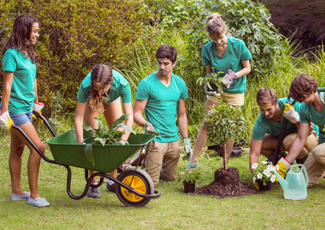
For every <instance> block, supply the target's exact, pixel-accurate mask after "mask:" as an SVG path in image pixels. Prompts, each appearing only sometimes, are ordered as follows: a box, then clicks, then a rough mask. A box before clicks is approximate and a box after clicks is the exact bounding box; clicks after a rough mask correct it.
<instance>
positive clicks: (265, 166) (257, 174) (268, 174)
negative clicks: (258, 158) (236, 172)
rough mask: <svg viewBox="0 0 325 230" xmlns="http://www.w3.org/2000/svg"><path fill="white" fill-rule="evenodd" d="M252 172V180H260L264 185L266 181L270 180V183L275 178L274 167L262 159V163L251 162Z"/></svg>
mask: <svg viewBox="0 0 325 230" xmlns="http://www.w3.org/2000/svg"><path fill="white" fill-rule="evenodd" d="M252 169H254V172H253V181H255V180H256V179H257V180H260V181H263V185H266V182H269V181H271V182H272V183H273V182H274V181H275V180H276V176H275V173H274V172H273V171H274V170H275V168H274V167H273V165H272V163H271V162H267V161H262V163H254V164H252Z"/></svg>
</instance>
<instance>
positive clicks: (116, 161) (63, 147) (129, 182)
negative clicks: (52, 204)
mask: <svg viewBox="0 0 325 230" xmlns="http://www.w3.org/2000/svg"><path fill="white" fill-rule="evenodd" d="M33 114H34V115H35V116H37V117H39V118H41V119H42V120H43V122H44V124H45V125H46V126H47V128H48V129H49V130H50V132H51V133H52V135H53V136H54V137H53V138H52V139H50V140H48V141H47V143H48V144H49V146H50V149H51V152H52V155H53V158H54V160H52V159H49V158H47V157H46V156H45V155H44V154H43V153H42V152H41V151H40V150H39V148H38V147H37V146H36V145H35V144H34V143H33V142H32V141H31V140H30V138H29V137H28V136H27V135H26V134H25V133H24V131H23V130H21V129H20V128H19V127H18V126H16V125H13V126H12V128H13V129H15V130H17V131H19V132H20V134H21V135H22V136H23V138H25V139H26V140H27V141H28V143H29V144H30V145H31V146H32V147H33V148H34V149H35V150H36V151H37V153H38V154H39V155H40V156H41V157H42V158H43V160H45V161H46V162H48V163H51V164H57V165H61V166H64V167H65V168H66V169H67V172H68V175H67V193H68V195H69V196H70V197H71V198H72V199H75V200H79V199H81V198H83V197H85V196H86V195H87V193H88V189H89V186H91V187H94V188H97V187H99V186H101V185H102V184H103V181H104V178H108V179H109V180H112V181H114V182H115V183H116V195H117V197H118V199H119V200H120V201H121V202H122V203H123V204H124V205H126V206H132V207H142V206H144V205H146V204H147V203H148V202H149V201H150V200H151V199H156V198H159V197H160V192H159V191H158V190H155V189H154V185H153V182H152V179H151V177H150V176H149V175H148V174H147V173H146V172H145V171H144V170H142V169H140V168H138V165H139V164H140V162H138V164H137V166H135V167H128V168H127V169H126V170H125V171H123V170H120V169H119V171H120V174H119V176H118V177H117V179H115V178H114V177H112V176H110V175H109V174H108V173H109V172H112V171H113V170H115V169H117V168H118V167H119V166H120V165H121V164H123V162H124V161H125V160H127V159H128V158H129V157H131V156H133V155H134V154H136V152H138V151H139V149H141V151H140V153H139V154H141V153H142V150H143V147H144V146H145V145H150V142H151V140H152V139H154V138H155V135H150V134H141V133H138V134H137V135H134V134H132V133H131V135H130V137H129V139H128V142H129V145H105V146H101V145H96V144H94V145H93V146H92V153H93V157H94V162H95V165H92V164H91V163H90V162H89V161H88V160H87V159H86V157H85V154H84V148H85V146H86V145H83V144H78V142H77V137H76V133H75V130H74V129H71V130H69V131H67V132H65V133H62V134H60V135H56V133H55V132H54V131H53V129H52V127H51V125H50V124H49V123H48V121H47V120H46V119H45V117H43V116H42V115H40V114H38V113H37V112H33ZM84 137H87V133H86V132H85V133H84ZM148 149H149V148H147V150H146V154H147V153H148ZM139 159H140V156H139ZM70 166H74V167H78V168H83V169H85V179H86V186H85V189H84V191H83V193H82V194H81V195H80V196H76V195H73V194H72V192H71V190H70V187H71V169H70ZM88 170H94V171H97V173H94V174H92V175H91V176H90V177H88ZM95 176H99V177H100V180H99V183H98V184H97V185H92V184H91V180H92V179H93V178H94V177H95Z"/></svg>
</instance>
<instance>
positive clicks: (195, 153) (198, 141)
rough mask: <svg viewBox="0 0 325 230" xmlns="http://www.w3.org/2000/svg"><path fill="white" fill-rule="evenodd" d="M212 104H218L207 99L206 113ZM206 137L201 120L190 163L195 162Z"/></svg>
mask: <svg viewBox="0 0 325 230" xmlns="http://www.w3.org/2000/svg"><path fill="white" fill-rule="evenodd" d="M213 105H216V106H218V105H219V104H218V103H215V102H213V101H210V100H209V99H207V102H206V105H205V112H206V113H207V112H209V111H210V109H211V108H210V107H211V106H213ZM207 138H208V134H207V131H206V128H205V125H204V124H203V122H202V125H201V128H200V130H199V133H198V135H197V138H196V142H195V147H194V151H193V156H192V159H191V162H192V164H195V162H196V160H197V158H198V156H199V153H200V151H201V149H202V148H203V145H204V144H205V142H206V140H207ZM191 171H192V168H190V169H189V172H191Z"/></svg>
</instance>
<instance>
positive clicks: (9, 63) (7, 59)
mask: <svg viewBox="0 0 325 230" xmlns="http://www.w3.org/2000/svg"><path fill="white" fill-rule="evenodd" d="M16 69H17V62H16V60H15V57H14V55H13V54H12V53H11V52H6V53H5V54H4V55H3V58H2V71H8V72H15V71H16Z"/></svg>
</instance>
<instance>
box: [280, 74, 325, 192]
mask: <svg viewBox="0 0 325 230" xmlns="http://www.w3.org/2000/svg"><path fill="white" fill-rule="evenodd" d="M289 94H290V96H291V97H292V98H293V99H295V100H297V101H299V102H303V103H302V105H301V109H300V113H299V115H300V119H301V124H300V127H299V131H298V135H297V137H296V139H295V140H294V142H293V144H292V146H291V148H290V150H289V153H288V155H287V157H286V162H289V163H288V164H284V167H283V171H284V172H287V171H288V170H289V169H290V167H291V164H290V162H292V159H294V157H295V156H296V155H297V154H296V153H297V152H299V151H300V150H301V149H302V148H303V143H304V142H305V141H306V139H307V137H308V126H309V123H310V122H313V123H315V124H316V125H318V126H319V139H318V145H317V146H316V147H314V148H313V149H312V151H311V153H310V155H309V157H308V158H307V160H306V162H305V163H304V166H305V167H306V170H307V173H308V178H309V184H308V187H310V186H312V185H314V184H316V183H317V182H318V181H319V180H321V179H323V178H324V176H325V136H324V135H325V132H324V128H325V109H324V104H325V101H324V93H323V92H318V83H317V81H316V80H315V79H314V78H313V77H312V76H310V75H308V74H299V75H298V76H297V77H296V78H295V79H294V80H293V82H292V84H291V86H290V90H289Z"/></svg>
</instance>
